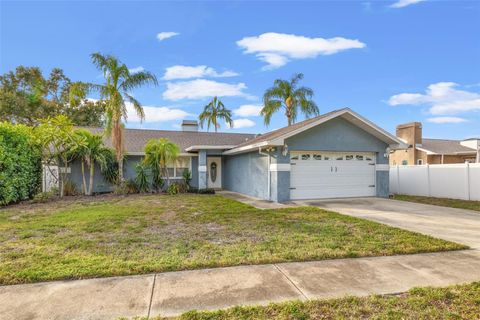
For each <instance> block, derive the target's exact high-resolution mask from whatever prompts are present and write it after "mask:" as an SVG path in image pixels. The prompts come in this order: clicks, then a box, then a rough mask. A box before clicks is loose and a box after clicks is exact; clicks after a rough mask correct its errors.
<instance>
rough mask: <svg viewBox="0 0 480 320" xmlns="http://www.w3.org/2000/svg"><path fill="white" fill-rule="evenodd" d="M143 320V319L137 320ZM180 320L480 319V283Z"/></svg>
mask: <svg viewBox="0 0 480 320" xmlns="http://www.w3.org/2000/svg"><path fill="white" fill-rule="evenodd" d="M137 319H141V318H137ZM154 319H158V320H160V319H162V318H154ZM176 319H178V320H227V319H228V320H235V319H238V320H240V319H242V320H246V319H249V320H250V319H252V320H253V319H256V320H260V319H262V320H270V319H304V320H307V319H398V320H401V319H432V320H437V319H465V320H467V319H468V320H470V319H472V320H473V319H480V282H475V283H472V284H466V285H459V286H452V287H447V288H417V289H412V290H410V291H409V292H408V293H405V294H402V295H397V296H369V297H362V298H355V297H348V298H342V299H331V300H313V301H308V302H299V301H295V302H287V303H277V304H271V305H269V306H266V307H235V308H231V309H227V310H221V311H215V312H196V311H192V312H188V313H185V314H183V315H182V316H180V317H178V318H176Z"/></svg>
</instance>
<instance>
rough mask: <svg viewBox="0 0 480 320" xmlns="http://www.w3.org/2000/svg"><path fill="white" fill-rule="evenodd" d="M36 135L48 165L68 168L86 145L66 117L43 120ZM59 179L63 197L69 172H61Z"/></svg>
mask: <svg viewBox="0 0 480 320" xmlns="http://www.w3.org/2000/svg"><path fill="white" fill-rule="evenodd" d="M34 134H35V138H36V141H37V143H38V144H39V145H40V146H41V148H42V158H43V162H44V163H46V164H58V165H60V166H61V167H66V168H68V165H69V163H70V162H72V161H73V160H74V159H75V158H76V157H78V154H79V153H80V152H81V150H82V149H83V148H84V145H85V141H84V140H82V139H79V137H78V136H77V135H75V133H74V130H73V124H72V122H71V120H70V119H68V118H67V117H66V116H64V115H59V116H56V117H53V118H47V119H41V120H40V125H39V126H38V127H36V128H35V130H34ZM57 178H58V177H57ZM59 178H60V197H63V195H64V182H65V181H67V170H60V177H59Z"/></svg>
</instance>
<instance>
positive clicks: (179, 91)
mask: <svg viewBox="0 0 480 320" xmlns="http://www.w3.org/2000/svg"><path fill="white" fill-rule="evenodd" d="M246 88H247V86H246V85H245V83H242V82H240V83H237V84H229V83H224V82H217V81H212V80H205V79H197V80H191V81H181V82H168V83H167V90H165V92H163V98H164V99H167V100H181V99H202V98H206V97H214V96H219V97H235V96H243V97H247V96H248V95H247V94H246V93H244V92H243V90H244V89H246Z"/></svg>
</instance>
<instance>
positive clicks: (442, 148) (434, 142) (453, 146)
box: [417, 139, 476, 154]
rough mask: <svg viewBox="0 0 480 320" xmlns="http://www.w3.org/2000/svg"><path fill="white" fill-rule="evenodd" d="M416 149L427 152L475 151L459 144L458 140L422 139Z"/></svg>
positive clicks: (460, 152) (458, 152) (459, 152)
mask: <svg viewBox="0 0 480 320" xmlns="http://www.w3.org/2000/svg"><path fill="white" fill-rule="evenodd" d="M417 149H419V150H421V151H425V152H427V153H428V154H464V153H475V152H476V150H475V149H473V148H469V147H466V146H463V145H461V144H460V141H459V140H445V139H422V145H421V146H417Z"/></svg>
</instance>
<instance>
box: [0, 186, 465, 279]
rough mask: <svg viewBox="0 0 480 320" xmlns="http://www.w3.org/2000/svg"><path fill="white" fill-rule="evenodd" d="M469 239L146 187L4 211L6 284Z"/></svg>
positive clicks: (380, 251) (415, 247)
mask: <svg viewBox="0 0 480 320" xmlns="http://www.w3.org/2000/svg"><path fill="white" fill-rule="evenodd" d="M463 248H466V247H465V246H463V245H459V244H456V243H452V242H448V241H444V240H440V239H435V238H433V237H430V236H425V235H421V234H418V233H413V232H409V231H405V230H401V229H397V228H392V227H389V226H386V225H382V224H378V223H375V222H371V221H367V220H362V219H358V218H354V217H349V216H344V215H340V214H337V213H334V212H329V211H324V210H321V209H318V208H313V207H301V208H288V209H279V210H278V209H277V210H258V209H255V208H253V207H251V206H248V205H245V204H242V203H240V202H237V201H234V200H230V199H225V198H223V197H221V196H211V195H176V196H165V195H140V196H139V195H137V196H128V197H113V196H110V197H94V198H79V200H76V201H68V200H66V201H59V202H55V203H45V204H35V205H16V206H13V207H10V208H6V209H2V210H0V284H18V283H29V282H38V281H47V280H57V279H82V278H92V277H104V276H116V275H129V274H141V273H151V272H163V271H174V270H185V269H198V268H207V267H223V266H232V265H241V264H263V263H275V262H285V261H306V260H321V259H335V258H345V257H363V256H385V255H395V254H405V253H419V252H435V251H445V250H455V249H463Z"/></svg>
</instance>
